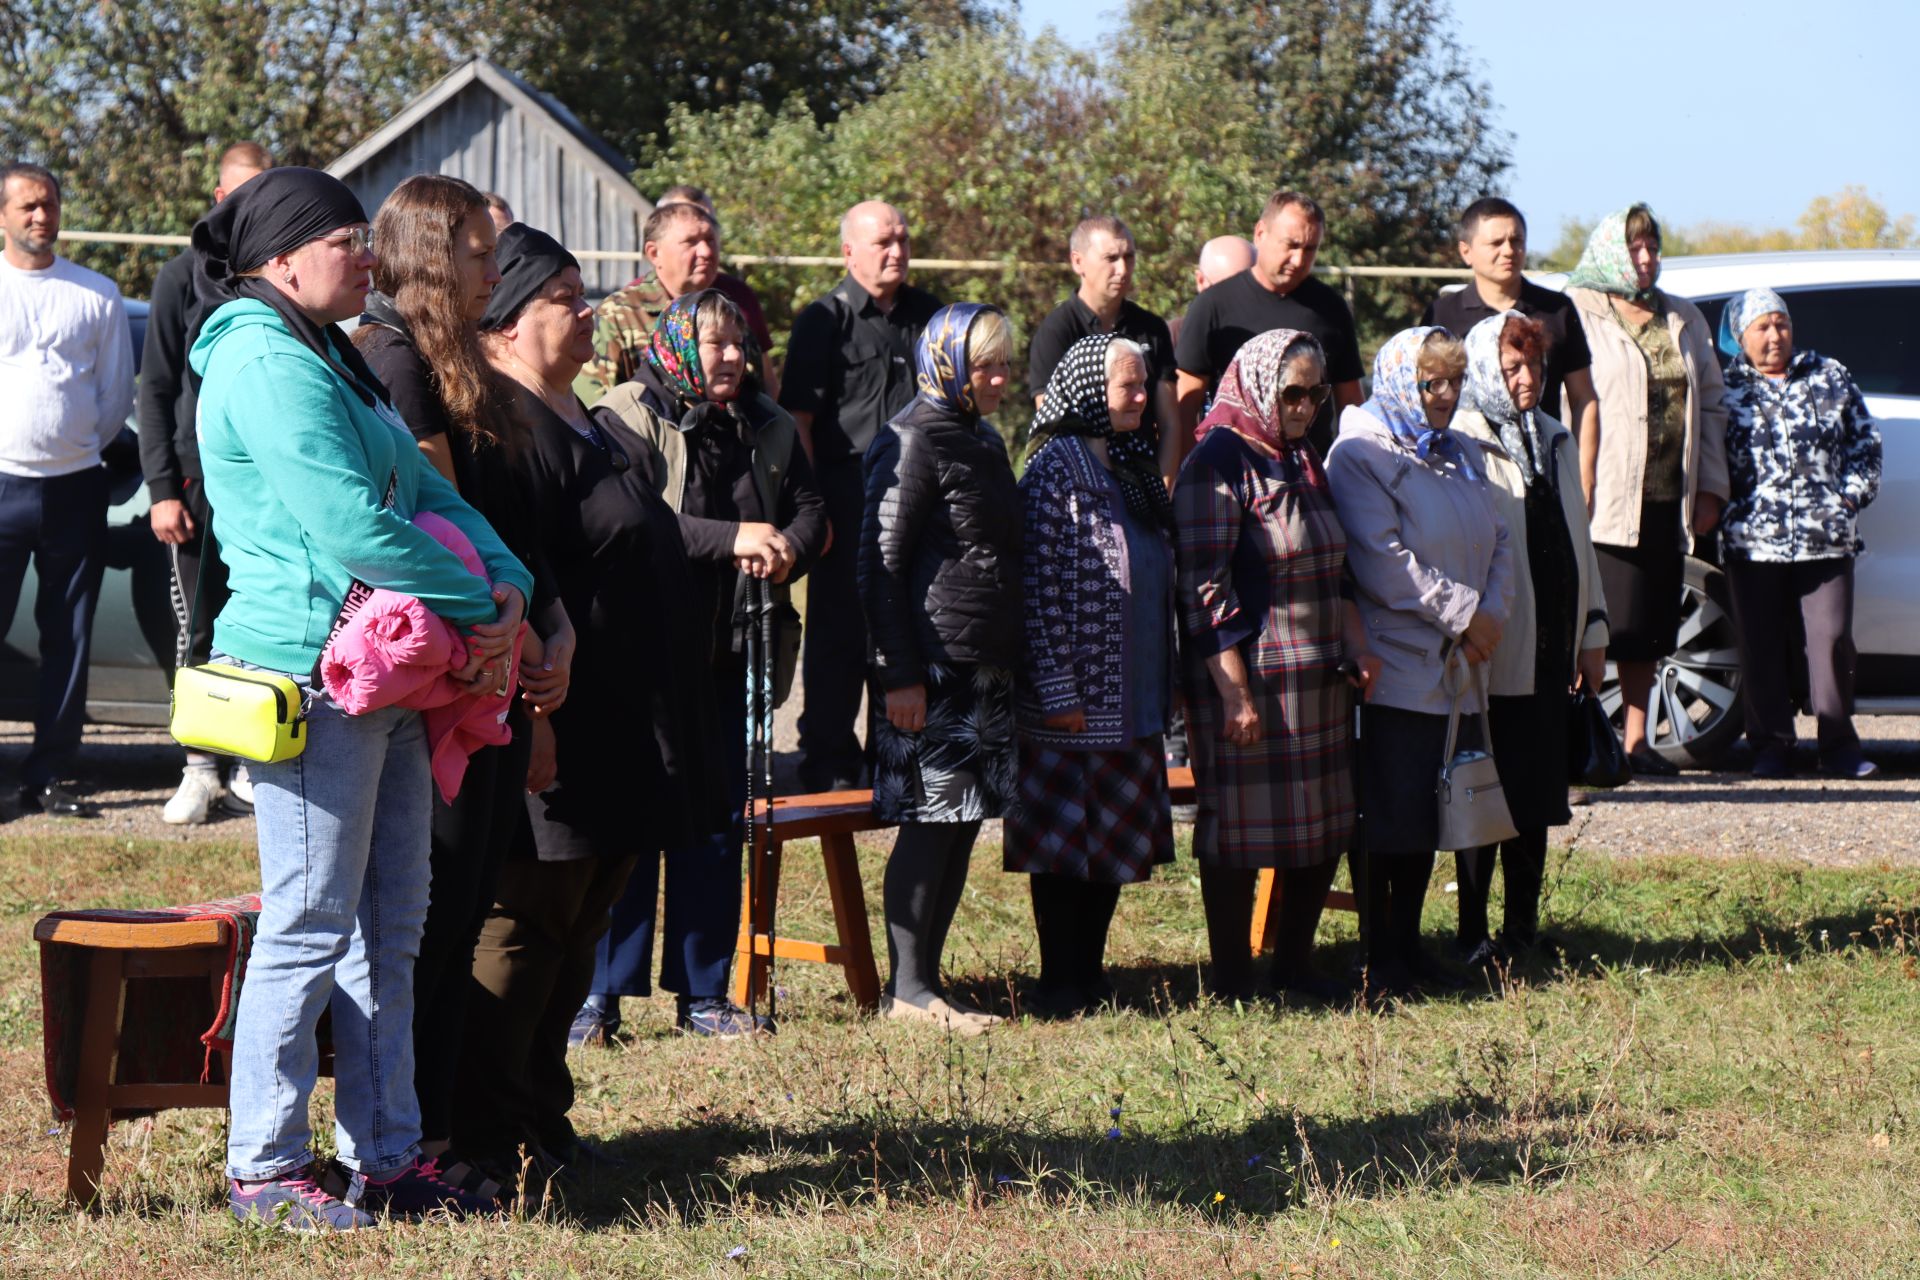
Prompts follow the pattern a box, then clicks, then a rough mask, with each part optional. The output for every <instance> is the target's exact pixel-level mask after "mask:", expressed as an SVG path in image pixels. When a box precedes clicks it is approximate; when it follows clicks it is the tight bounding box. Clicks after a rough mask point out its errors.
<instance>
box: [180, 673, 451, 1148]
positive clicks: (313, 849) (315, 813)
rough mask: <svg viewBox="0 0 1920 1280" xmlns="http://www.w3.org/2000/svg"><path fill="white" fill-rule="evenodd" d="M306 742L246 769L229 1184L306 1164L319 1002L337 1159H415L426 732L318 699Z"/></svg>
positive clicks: (414, 720) (398, 719) (396, 717)
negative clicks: (416, 977)
mask: <svg viewBox="0 0 1920 1280" xmlns="http://www.w3.org/2000/svg"><path fill="white" fill-rule="evenodd" d="M217 660H223V661H231V659H217ZM237 665H242V666H244V665H246V664H244V663H241V664H237ZM295 679H296V680H299V681H300V682H301V683H302V684H304V683H305V681H306V677H304V676H296V677H295ZM307 735H308V737H307V749H306V751H305V752H303V753H302V754H301V755H300V756H298V757H297V758H295V759H293V760H288V761H285V762H283V763H281V764H264V765H263V764H253V765H250V766H249V770H250V772H251V773H252V775H253V804H254V814H255V818H256V820H257V822H258V825H259V833H260V834H259V840H260V927H259V932H258V934H257V935H256V936H255V938H254V942H253V955H252V957H251V959H250V960H249V961H248V963H247V972H246V981H245V983H244V985H242V987H241V989H240V1011H239V1021H238V1025H237V1026H236V1028H235V1035H234V1043H233V1079H232V1084H231V1087H230V1089H229V1104H228V1105H229V1107H230V1109H231V1111H232V1127H231V1129H230V1131H229V1133H228V1136H227V1173H228V1175H229V1176H230V1177H234V1178H243V1179H248V1180H253V1179H260V1178H272V1177H278V1176H280V1175H281V1174H284V1173H287V1172H290V1171H292V1170H296V1169H300V1168H303V1167H304V1166H305V1165H306V1164H308V1163H309V1162H310V1161H311V1160H312V1159H313V1146H312V1140H313V1132H312V1129H311V1128H310V1127H309V1125H308V1119H307V1104H308V1099H309V1098H310V1097H311V1095H312V1093H313V1084H314V1079H315V1077H316V1076H317V1075H318V1074H319V1065H320V1064H319V1052H318V1048H317V1046H316V1043H315V1040H314V1029H315V1027H316V1025H317V1024H318V1023H319V1021H320V1013H321V1010H322V1009H323V1008H327V1007H330V1008H331V1009H332V1011H333V1055H334V1057H333V1063H334V1078H335V1080H336V1081H337V1083H338V1089H337V1092H336V1095H335V1104H334V1111H335V1119H334V1135H335V1140H336V1143H337V1145H338V1148H339V1155H340V1161H341V1163H342V1164H345V1165H347V1166H348V1167H349V1168H352V1169H357V1170H359V1171H361V1172H363V1173H369V1174H383V1173H386V1172H388V1171H390V1170H393V1169H397V1168H400V1167H401V1166H403V1165H406V1164H409V1163H411V1162H412V1161H413V1160H414V1159H416V1158H417V1157H418V1156H419V1154H420V1108H419V1104H418V1102H417V1101H416V1099H415V1097H414V1091H413V962H414V959H415V957H416V956H418V955H419V953H420V933H421V928H422V925H423V923H424V921H425V920H426V915H427V885H428V871H427V865H428V863H427V860H428V851H429V844H430V831H431V823H432V818H433V789H432V774H431V772H430V769H429V761H428V756H427V736H426V729H425V727H424V726H423V724H422V723H421V719H420V713H419V712H417V711H404V710H400V709H398V708H388V709H386V710H383V711H374V712H369V713H367V714H366V715H358V716H349V715H347V714H346V713H345V712H343V711H342V710H341V709H340V708H339V707H338V706H337V705H335V704H334V703H333V701H332V700H331V699H328V698H319V699H316V700H315V701H314V704H313V707H312V709H311V711H310V712H309V714H308V717H307Z"/></svg>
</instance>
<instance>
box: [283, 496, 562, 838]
mask: <svg viewBox="0 0 1920 1280" xmlns="http://www.w3.org/2000/svg"><path fill="white" fill-rule="evenodd" d="M413 522H414V523H415V524H417V525H419V526H420V527H421V528H422V529H423V530H425V531H426V532H427V533H429V534H432V535H433V537H434V538H435V539H437V540H438V541H439V542H440V543H441V544H442V545H443V546H446V547H449V548H451V549H452V550H453V551H454V552H455V553H456V554H457V555H459V557H460V559H461V561H462V562H463V563H464V564H465V565H466V566H467V568H468V569H470V570H472V571H473V573H474V574H475V575H476V576H478V577H482V578H484V577H486V569H485V566H483V565H482V564H481V562H480V556H479V554H478V553H477V552H476V551H475V550H474V548H473V544H472V543H471V542H469V541H468V540H467V536H466V535H465V534H463V533H461V532H460V530H459V529H457V528H455V527H454V525H453V523H452V522H451V521H448V520H446V519H443V518H442V517H440V516H437V515H435V514H433V513H432V512H431V511H422V512H421V513H420V514H419V515H417V516H415V517H414V518H413ZM525 636H526V629H525V628H524V627H523V628H521V632H520V635H519V636H517V637H515V639H514V642H513V661H512V665H511V666H510V667H509V668H508V670H507V677H506V679H505V680H504V681H502V682H501V685H500V686H499V687H500V688H502V689H504V690H505V692H504V693H496V692H494V691H493V690H492V689H488V690H486V691H485V692H484V693H478V694H476V693H473V692H472V691H470V690H469V689H468V688H467V687H466V686H465V685H463V684H460V683H459V682H458V681H456V680H455V679H454V678H453V673H454V672H455V671H457V670H459V668H460V667H461V666H462V665H464V664H465V663H466V660H467V645H466V641H464V640H462V639H461V638H460V633H459V631H458V630H456V629H455V627H454V626H453V624H452V623H449V622H446V621H444V620H443V619H441V618H439V617H436V616H435V615H434V614H432V613H431V612H429V611H428V610H427V608H426V606H425V605H423V604H421V603H420V602H419V601H418V600H416V599H414V598H413V597H412V596H409V595H402V594H400V593H399V592H396V591H386V590H379V591H374V592H372V593H371V594H369V595H368V596H367V598H366V600H365V601H364V602H362V603H361V604H360V605H359V606H358V607H357V608H354V609H353V610H352V612H351V613H350V614H349V616H348V617H347V619H346V621H345V622H343V623H342V624H341V625H340V626H339V627H338V628H337V629H336V630H335V631H334V633H333V636H332V638H331V639H329V640H328V641H327V648H326V652H325V653H324V654H322V655H321V658H320V679H321V681H322V682H323V683H324V684H325V685H326V686H327V692H328V693H329V694H331V695H332V697H333V700H334V701H335V702H338V703H339V704H340V706H341V708H342V709H343V710H345V711H346V713H347V714H348V715H356V716H357V715H361V714H363V713H365V712H368V711H378V710H379V709H380V708H382V707H407V708H410V709H412V710H415V711H422V712H425V713H426V724H427V747H428V750H429V751H431V752H432V756H433V780H434V782H435V784H436V785H438V786H439V788H440V794H441V795H442V796H443V797H445V798H446V799H447V800H449V801H451V800H452V799H453V798H454V797H455V796H457V795H459V794H460V783H461V780H462V779H463V778H465V777H466V773H467V758H468V757H469V756H471V755H472V754H473V753H474V752H476V751H478V750H479V749H480V748H482V747H498V746H504V745H506V743H507V742H508V740H509V739H511V738H512V736H513V731H512V730H511V729H509V728H508V727H507V710H508V708H510V707H511V706H512V705H513V691H514V683H515V681H514V677H515V675H516V674H517V673H518V671H519V667H520V646H521V642H522V640H523V639H524V638H525Z"/></svg>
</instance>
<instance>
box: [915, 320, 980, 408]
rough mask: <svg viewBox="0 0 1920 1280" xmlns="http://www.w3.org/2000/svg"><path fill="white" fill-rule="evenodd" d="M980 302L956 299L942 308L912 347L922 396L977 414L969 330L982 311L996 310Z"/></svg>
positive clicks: (943, 405) (916, 379) (937, 402)
mask: <svg viewBox="0 0 1920 1280" xmlns="http://www.w3.org/2000/svg"><path fill="white" fill-rule="evenodd" d="M994 310H997V308H994V307H989V306H987V305H985V304H984V303H979V302H955V303H951V304H949V305H947V306H944V307H942V308H940V309H939V310H938V311H936V312H934V313H933V318H932V319H931V320H929V321H927V328H926V332H924V333H922V334H921V335H920V340H919V341H918V342H916V343H915V344H914V347H913V371H914V375H915V382H916V383H917V385H918V387H919V391H920V398H921V399H923V400H927V401H929V402H931V403H933V404H936V405H939V406H940V407H941V408H943V409H950V410H953V411H955V412H957V413H963V414H968V415H972V414H977V413H978V412H979V409H978V408H977V407H976V406H975V405H974V403H973V388H972V386H970V385H969V384H968V382H967V378H968V376H969V375H970V374H971V372H972V368H971V366H970V365H969V364H968V363H967V330H968V329H969V328H970V327H972V325H973V322H974V320H975V319H977V318H978V317H979V316H980V315H981V313H983V312H987V311H994Z"/></svg>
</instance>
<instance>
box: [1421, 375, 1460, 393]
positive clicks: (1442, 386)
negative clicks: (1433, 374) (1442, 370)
mask: <svg viewBox="0 0 1920 1280" xmlns="http://www.w3.org/2000/svg"><path fill="white" fill-rule="evenodd" d="M1459 389H1460V379H1458V378H1422V379H1420V390H1421V391H1423V392H1425V393H1426V394H1428V395H1434V396H1443V395H1445V394H1447V392H1449V391H1458V390H1459Z"/></svg>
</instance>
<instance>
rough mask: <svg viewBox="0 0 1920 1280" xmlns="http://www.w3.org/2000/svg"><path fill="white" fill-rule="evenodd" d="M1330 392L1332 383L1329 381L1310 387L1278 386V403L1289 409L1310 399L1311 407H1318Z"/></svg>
mask: <svg viewBox="0 0 1920 1280" xmlns="http://www.w3.org/2000/svg"><path fill="white" fill-rule="evenodd" d="M1332 394H1333V384H1332V383H1330V382H1321V383H1317V384H1315V385H1314V386H1311V387H1298V386H1295V387H1282V388H1280V403H1281V404H1284V405H1285V406H1287V408H1289V409H1298V408H1299V407H1300V406H1301V405H1303V404H1305V403H1307V402H1308V401H1309V400H1311V401H1312V402H1313V407H1314V408H1316V409H1318V408H1319V407H1320V406H1321V405H1323V404H1325V403H1326V402H1327V397H1329V396H1331V395H1332Z"/></svg>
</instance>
